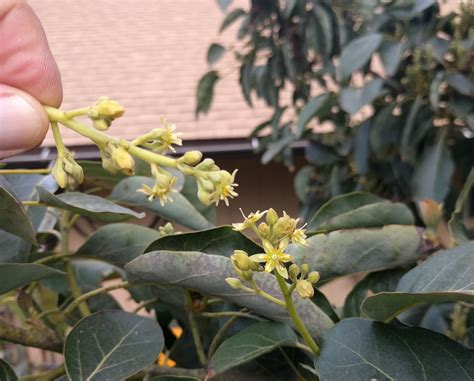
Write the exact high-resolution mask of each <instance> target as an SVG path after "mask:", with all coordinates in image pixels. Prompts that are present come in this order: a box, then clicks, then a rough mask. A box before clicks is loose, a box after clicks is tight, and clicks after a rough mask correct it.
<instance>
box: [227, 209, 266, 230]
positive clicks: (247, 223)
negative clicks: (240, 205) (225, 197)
mask: <svg viewBox="0 0 474 381" xmlns="http://www.w3.org/2000/svg"><path fill="white" fill-rule="evenodd" d="M240 213H242V216H243V217H244V222H239V223H235V224H232V227H233V229H234V230H236V231H243V230H245V229H247V228H250V227H252V226H253V225H255V224H256V223H257V222H258V221H259V220H260V219H261V218H262V217H263V216H264V215H265V213H266V212H260V210H257V211H256V212H255V213H250V214H249V215H248V216H245V214H244V212H243V211H242V209H240Z"/></svg>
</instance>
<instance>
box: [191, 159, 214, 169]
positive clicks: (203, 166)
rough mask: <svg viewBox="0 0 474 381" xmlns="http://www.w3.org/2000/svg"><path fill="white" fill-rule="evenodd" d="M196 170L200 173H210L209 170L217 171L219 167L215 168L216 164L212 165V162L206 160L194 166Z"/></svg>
mask: <svg viewBox="0 0 474 381" xmlns="http://www.w3.org/2000/svg"><path fill="white" fill-rule="evenodd" d="M196 168H197V169H199V170H201V171H211V170H215V169H218V168H219V167H217V166H216V164H215V163H214V160H212V159H209V158H208V159H204V160H203V161H202V162H201V163H199V164H198V165H197V166H196Z"/></svg>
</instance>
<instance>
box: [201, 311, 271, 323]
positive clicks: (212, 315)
mask: <svg viewBox="0 0 474 381" xmlns="http://www.w3.org/2000/svg"><path fill="white" fill-rule="evenodd" d="M201 316H202V317H207V318H221V317H234V316H235V317H243V318H249V319H254V320H258V321H264V320H265V319H263V318H261V317H258V316H255V315H252V314H250V313H247V312H241V311H223V312H202V313H201Z"/></svg>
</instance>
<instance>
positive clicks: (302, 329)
mask: <svg viewBox="0 0 474 381" xmlns="http://www.w3.org/2000/svg"><path fill="white" fill-rule="evenodd" d="M274 275H275V276H276V278H277V281H278V285H279V286H280V289H281V291H282V293H283V297H284V298H285V303H286V309H287V310H288V314H289V315H290V317H291V320H293V323H294V324H295V327H296V329H297V330H298V332H299V333H300V335H301V336H302V337H303V339H304V341H306V344H308V346H309V347H310V348H311V351H312V352H313V353H314V355H315V356H317V355H318V354H319V347H318V344H316V342H315V341H314V340H313V338H312V337H311V335H310V334H309V332H308V329H307V328H306V326H305V325H304V323H303V321H302V320H301V318H300V316H299V315H298V311H297V310H296V307H295V304H294V303H293V299H292V298H291V294H290V293H289V289H288V284H287V283H286V281H285V279H284V278H283V277H282V276H281V275H280V273H279V272H278V271H274Z"/></svg>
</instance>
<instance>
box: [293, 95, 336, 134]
mask: <svg viewBox="0 0 474 381" xmlns="http://www.w3.org/2000/svg"><path fill="white" fill-rule="evenodd" d="M328 98H329V94H327V93H326V94H321V95H318V96H316V97H314V98H313V99H311V100H310V101H309V102H308V103H306V104H305V106H304V107H303V108H302V109H301V111H300V113H299V114H298V123H297V124H296V139H300V138H301V136H302V135H303V132H304V128H305V127H306V125H307V124H308V122H309V121H310V120H311V118H313V117H314V116H315V114H317V113H318V111H319V110H320V109H321V108H322V107H324V106H326V101H327V100H328Z"/></svg>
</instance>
